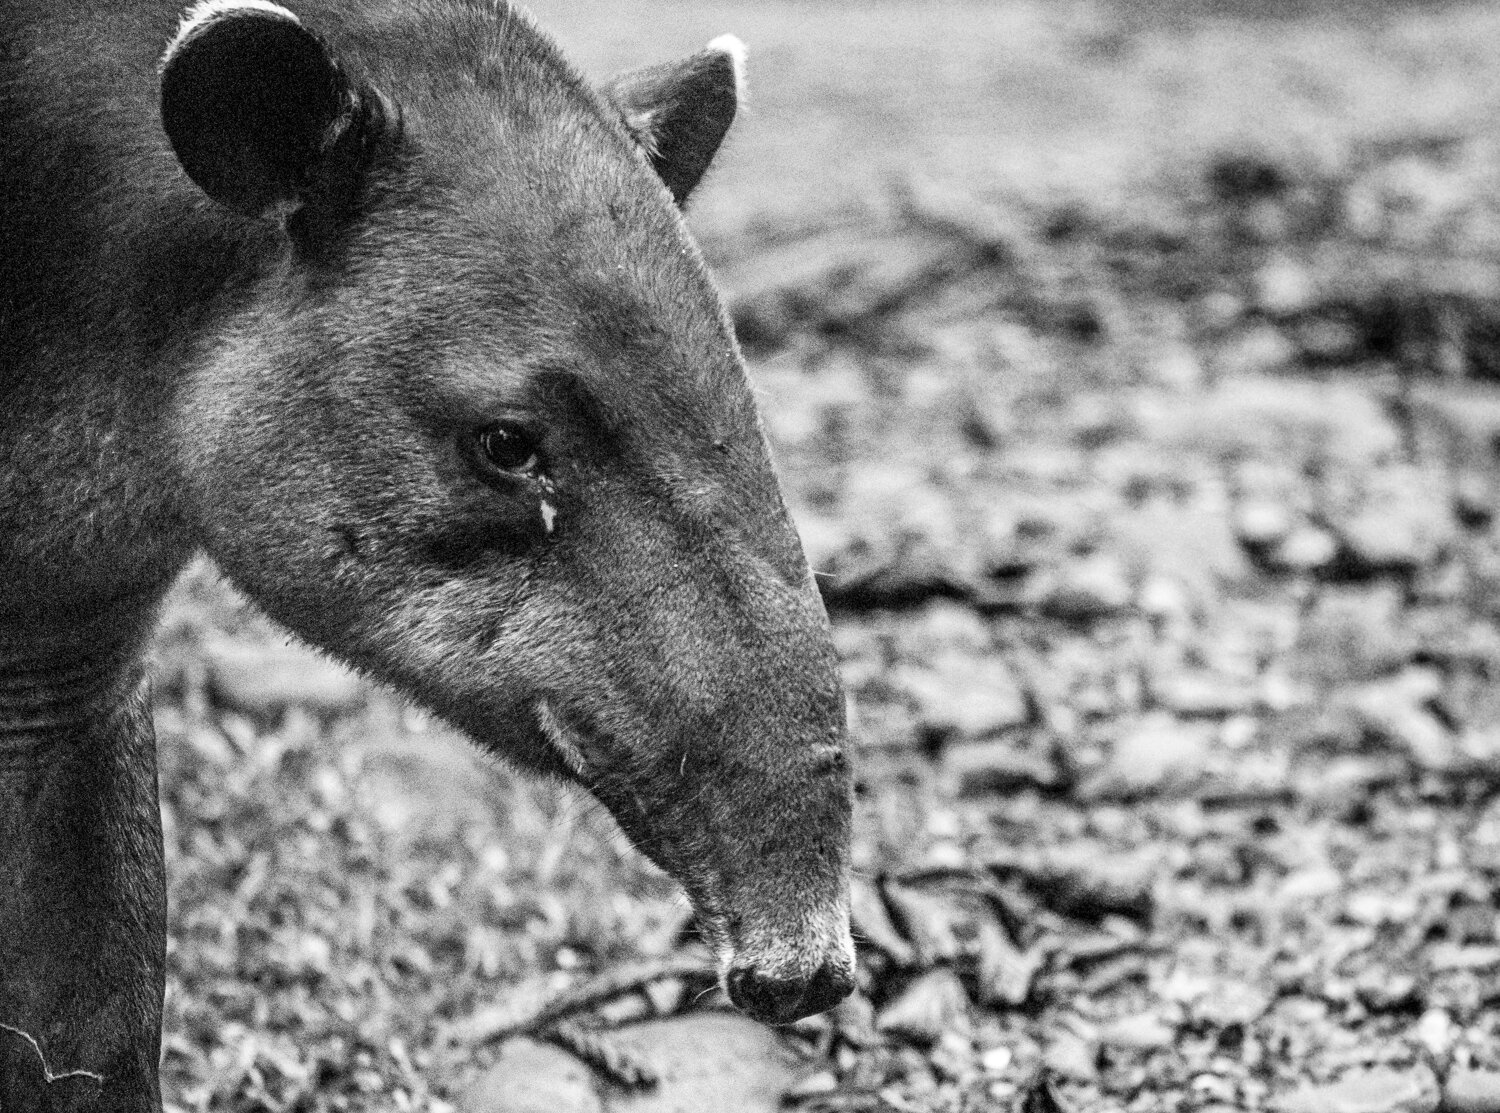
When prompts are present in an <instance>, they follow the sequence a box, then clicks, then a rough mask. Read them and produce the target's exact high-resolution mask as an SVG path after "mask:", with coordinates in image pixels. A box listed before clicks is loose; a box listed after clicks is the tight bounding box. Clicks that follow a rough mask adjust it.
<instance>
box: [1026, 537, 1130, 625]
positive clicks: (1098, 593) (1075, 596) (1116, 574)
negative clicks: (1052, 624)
mask: <svg viewBox="0 0 1500 1113" xmlns="http://www.w3.org/2000/svg"><path fill="white" fill-rule="evenodd" d="M1028 594H1030V596H1031V597H1032V599H1033V600H1034V602H1035V604H1036V607H1037V609H1038V610H1040V611H1041V612H1042V613H1043V614H1046V615H1049V616H1051V617H1053V618H1061V619H1065V620H1068V621H1073V622H1091V621H1095V620H1098V619H1101V618H1110V617H1112V616H1114V615H1117V614H1119V613H1121V612H1122V611H1124V610H1125V609H1126V608H1127V607H1129V606H1130V604H1131V601H1132V600H1133V599H1134V597H1135V591H1134V589H1133V587H1132V585H1131V582H1130V576H1129V574H1128V573H1127V571H1126V569H1125V565H1124V563H1123V562H1121V561H1120V560H1119V559H1118V558H1116V557H1114V556H1112V555H1110V554H1107V553H1096V554H1094V555H1092V556H1088V557H1082V558H1078V559H1074V560H1070V561H1067V562H1065V563H1064V564H1062V565H1061V566H1059V567H1056V568H1049V569H1045V570H1042V571H1040V572H1039V573H1038V574H1037V576H1036V577H1035V578H1034V582H1033V583H1032V584H1030V585H1028Z"/></svg>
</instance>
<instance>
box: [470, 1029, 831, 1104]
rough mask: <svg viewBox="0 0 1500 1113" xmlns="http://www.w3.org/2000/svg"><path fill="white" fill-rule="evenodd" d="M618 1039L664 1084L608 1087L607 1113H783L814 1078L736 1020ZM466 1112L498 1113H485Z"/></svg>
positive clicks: (623, 1033)
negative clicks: (792, 1093) (793, 1094)
mask: <svg viewBox="0 0 1500 1113" xmlns="http://www.w3.org/2000/svg"><path fill="white" fill-rule="evenodd" d="M610 1036H611V1039H612V1040H613V1041H614V1042H615V1043H616V1044H617V1045H618V1046H620V1047H621V1048H623V1049H625V1050H626V1051H628V1052H630V1053H631V1054H632V1055H633V1056H635V1057H636V1058H638V1059H640V1060H641V1061H642V1062H645V1063H649V1064H650V1065H651V1067H652V1068H653V1069H654V1070H655V1071H656V1073H657V1075H658V1078H659V1081H658V1083H657V1085H656V1087H655V1088H654V1089H651V1090H645V1091H640V1092H629V1093H627V1092H623V1091H621V1090H619V1089H615V1088H601V1090H600V1093H601V1095H602V1097H603V1101H604V1110H605V1113H702V1111H704V1110H713V1111H714V1113H779V1110H780V1109H781V1099H782V1095H783V1094H785V1093H786V1091H787V1090H788V1089H790V1088H791V1087H792V1086H794V1085H795V1084H797V1083H798V1082H799V1081H801V1080H802V1078H803V1077H804V1076H806V1075H807V1074H808V1073H809V1068H808V1066H807V1064H806V1063H805V1062H804V1060H803V1059H802V1058H801V1057H800V1056H798V1055H797V1054H795V1053H794V1052H792V1051H790V1050H789V1049H788V1048H787V1047H786V1045H785V1044H783V1043H782V1042H781V1040H780V1039H779V1038H778V1037H777V1035H776V1033H775V1031H774V1030H773V1029H771V1028H767V1027H766V1026H764V1025H762V1024H757V1023H755V1021H753V1020H750V1019H749V1018H747V1017H743V1016H738V1015H735V1014H731V1013H694V1014H691V1015H688V1016H680V1017H674V1018H672V1019H670V1020H654V1021H649V1022H647V1023H645V1024H636V1025H632V1026H630V1027H628V1028H621V1029H619V1030H617V1031H615V1032H611V1033H610ZM461 1108H463V1109H465V1110H466V1113H490V1110H488V1109H482V1108H480V1107H477V1106H461ZM498 1108H503V1107H498ZM545 1113H565V1111H564V1110H561V1109H557V1108H553V1109H550V1110H547V1111H545ZM567 1113H571V1111H567Z"/></svg>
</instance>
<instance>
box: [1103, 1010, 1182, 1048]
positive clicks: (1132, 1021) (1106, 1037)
mask: <svg viewBox="0 0 1500 1113" xmlns="http://www.w3.org/2000/svg"><path fill="white" fill-rule="evenodd" d="M1176 1039H1177V1029H1176V1028H1174V1027H1173V1026H1172V1025H1170V1024H1168V1023H1167V1022H1166V1021H1165V1020H1164V1019H1163V1018H1162V1017H1160V1016H1158V1015H1157V1014H1156V1013H1139V1014H1137V1015H1135V1016H1122V1017H1120V1018H1119V1019H1117V1020H1113V1021H1110V1022H1109V1023H1108V1024H1105V1025H1103V1026H1102V1027H1101V1028H1100V1029H1099V1042H1100V1043H1102V1044H1105V1045H1107V1046H1109V1047H1117V1048H1123V1049H1125V1050H1127V1051H1141V1052H1145V1051H1160V1050H1163V1049H1164V1048H1168V1047H1171V1046H1172V1044H1173V1043H1174V1042H1175V1041H1176Z"/></svg>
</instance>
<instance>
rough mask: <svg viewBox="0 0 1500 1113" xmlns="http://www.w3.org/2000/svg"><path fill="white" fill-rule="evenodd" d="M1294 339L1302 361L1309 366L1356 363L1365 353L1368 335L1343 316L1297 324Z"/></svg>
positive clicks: (1314, 319)
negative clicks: (1300, 352) (1300, 351)
mask: <svg viewBox="0 0 1500 1113" xmlns="http://www.w3.org/2000/svg"><path fill="white" fill-rule="evenodd" d="M1293 336H1294V337H1295V339H1296V343H1297V347H1298V348H1300V349H1301V350H1302V359H1303V361H1304V362H1306V363H1310V364H1331V363H1353V362H1354V361H1355V360H1357V359H1359V358H1360V356H1362V355H1363V354H1364V352H1365V350H1366V336H1365V333H1364V332H1363V331H1362V330H1361V329H1360V327H1359V326H1358V325H1357V324H1356V323H1355V322H1354V321H1352V320H1349V319H1348V318H1346V317H1341V316H1325V315H1314V316H1310V317H1307V318H1304V319H1303V320H1301V321H1298V322H1297V324H1296V327H1295V328H1294V329H1293Z"/></svg>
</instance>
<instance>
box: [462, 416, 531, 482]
mask: <svg viewBox="0 0 1500 1113" xmlns="http://www.w3.org/2000/svg"><path fill="white" fill-rule="evenodd" d="M475 440H476V442H477V446H478V448H479V457H480V459H481V460H482V461H483V462H484V463H485V464H486V465H487V466H489V467H491V468H494V469H495V470H496V471H503V472H509V473H511V474H512V475H530V474H531V473H533V472H535V471H536V470H537V469H538V468H540V467H541V465H542V456H541V449H540V447H539V446H538V444H537V438H536V435H535V434H534V433H532V432H531V430H529V429H527V428H526V427H525V426H522V425H517V424H516V423H515V422H511V421H502V422H501V423H500V424H498V425H489V426H486V427H485V428H483V429H480V430H479V431H478V433H477V434H476V435H475Z"/></svg>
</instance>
